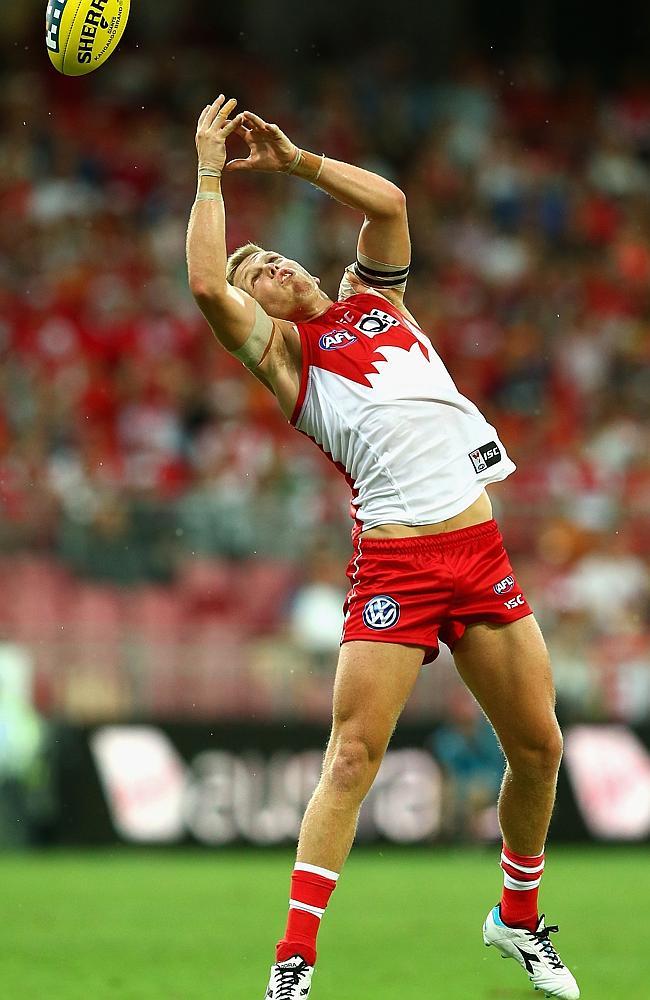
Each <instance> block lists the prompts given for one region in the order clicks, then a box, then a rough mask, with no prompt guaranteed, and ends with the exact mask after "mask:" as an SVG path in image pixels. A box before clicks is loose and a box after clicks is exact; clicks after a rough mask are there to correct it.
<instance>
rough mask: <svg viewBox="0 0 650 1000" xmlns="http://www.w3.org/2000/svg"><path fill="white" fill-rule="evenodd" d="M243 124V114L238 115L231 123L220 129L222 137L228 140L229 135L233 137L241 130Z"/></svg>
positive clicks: (227, 122)
mask: <svg viewBox="0 0 650 1000" xmlns="http://www.w3.org/2000/svg"><path fill="white" fill-rule="evenodd" d="M241 123H242V115H241V114H239V115H237V116H236V117H235V118H233V119H232V120H231V121H226V122H224V124H223V125H222V126H221V129H220V132H221V135H222V136H223V137H224V139H227V138H228V136H229V135H232V133H233V132H235V131H236V130H237V129H238V128H239V126H240V125H241Z"/></svg>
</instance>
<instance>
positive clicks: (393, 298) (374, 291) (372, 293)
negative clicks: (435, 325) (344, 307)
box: [339, 264, 418, 326]
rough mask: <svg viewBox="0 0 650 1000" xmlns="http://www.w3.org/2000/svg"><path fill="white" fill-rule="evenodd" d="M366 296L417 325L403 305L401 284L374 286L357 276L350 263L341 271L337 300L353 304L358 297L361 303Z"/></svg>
mask: <svg viewBox="0 0 650 1000" xmlns="http://www.w3.org/2000/svg"><path fill="white" fill-rule="evenodd" d="M368 297H372V298H373V299H374V300H375V301H376V302H377V307H379V304H380V303H383V304H387V305H389V306H392V308H393V311H394V312H396V313H398V314H399V315H400V316H403V317H405V318H406V319H408V320H409V321H410V322H411V323H413V324H415V325H416V326H418V323H417V322H416V320H415V317H414V316H413V315H412V314H411V313H410V312H409V310H408V309H407V308H406V306H405V305H404V287H403V286H402V287H400V288H383V289H379V288H374V287H373V286H372V285H369V284H367V283H366V282H365V281H363V280H362V279H361V278H360V277H359V275H358V273H357V270H356V267H355V264H350V265H349V267H346V269H345V271H344V273H343V278H342V280H341V285H340V287H339V302H349V303H350V304H351V305H353V304H354V303H355V301H356V300H357V299H358V300H359V301H360V304H361V301H362V300H363V299H364V298H365V299H366V301H369V299H368Z"/></svg>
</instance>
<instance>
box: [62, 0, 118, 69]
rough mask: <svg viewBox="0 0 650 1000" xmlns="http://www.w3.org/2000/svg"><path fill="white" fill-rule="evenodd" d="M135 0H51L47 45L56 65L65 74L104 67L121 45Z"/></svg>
mask: <svg viewBox="0 0 650 1000" xmlns="http://www.w3.org/2000/svg"><path fill="white" fill-rule="evenodd" d="M130 6H131V0H49V2H48V5H47V13H46V15H45V25H46V34H45V44H46V45H47V51H48V52H49V55H50V59H51V61H52V65H53V66H54V67H55V69H58V71H59V73H63V74H64V75H65V76H84V74H86V73H92V72H93V70H95V69H99V67H100V66H103V65H104V63H105V62H106V60H107V59H110V57H111V56H112V54H113V52H114V51H115V49H116V48H117V46H118V44H119V42H120V39H121V37H122V35H123V34H124V29H125V28H126V22H127V21H128V18H129V9H130Z"/></svg>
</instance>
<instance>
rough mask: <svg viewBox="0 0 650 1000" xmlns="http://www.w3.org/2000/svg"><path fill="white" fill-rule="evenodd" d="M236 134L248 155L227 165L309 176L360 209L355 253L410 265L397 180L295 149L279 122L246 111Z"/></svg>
mask: <svg viewBox="0 0 650 1000" xmlns="http://www.w3.org/2000/svg"><path fill="white" fill-rule="evenodd" d="M237 134H238V135H240V136H241V138H243V139H244V141H245V142H246V143H247V145H248V147H249V149H250V156H249V157H248V159H245V160H244V159H239V160H233V161H231V162H230V163H228V164H226V170H266V171H281V172H284V173H290V174H292V175H293V176H294V177H301V178H302V179H303V180H307V181H310V182H311V183H312V184H315V185H317V187H319V188H321V189H322V190H323V191H325V192H326V193H327V194H329V195H331V196H332V197H333V198H336V200H337V201H340V202H341V203H342V204H343V205H347V206H348V207H350V208H353V209H356V210H357V211H359V212H363V213H364V215H365V221H364V223H363V226H362V228H361V233H360V234H359V244H358V255H360V256H361V257H362V258H363V257H365V258H366V259H368V260H370V261H372V262H375V263H380V264H383V265H391V266H393V267H397V268H406V267H407V266H408V264H409V262H410V259H411V241H410V238H409V229H408V217H407V212H406V198H405V196H404V194H403V192H402V191H401V190H400V189H399V188H398V187H397V186H396V185H395V184H393V183H392V182H391V181H388V180H386V179H385V178H384V177H380V176H379V175H378V174H373V173H372V172H371V171H369V170H364V169H362V168H361V167H355V166H353V165H352V164H350V163H342V162H340V161H339V160H330V159H329V158H328V157H325V156H317V155H316V154H315V153H309V152H307V151H306V150H302V149H299V147H298V146H296V145H295V144H294V143H293V142H292V141H291V140H290V139H289V138H288V136H286V135H285V134H284V132H282V130H281V129H280V128H279V127H278V126H277V125H271V124H269V123H268V122H265V121H264V120H263V119H262V118H260V117H258V116H257V115H254V114H252V113H251V112H250V111H246V112H244V115H243V121H242V123H241V125H239V126H238V127H237ZM368 266H369V267H372V265H371V264H370V265H368ZM373 270H379V269H378V268H374V269H373ZM378 287H381V283H378Z"/></svg>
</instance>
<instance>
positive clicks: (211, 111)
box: [196, 94, 244, 170]
mask: <svg viewBox="0 0 650 1000" xmlns="http://www.w3.org/2000/svg"><path fill="white" fill-rule="evenodd" d="M224 102H225V103H224ZM236 105H237V101H236V100H235V98H234V97H231V98H230V100H229V101H226V98H225V97H224V95H223V94H219V96H218V97H217V99H216V101H215V102H214V104H208V105H207V106H206V107H205V108H204V109H203V111H202V112H201V116H200V118H199V123H198V126H197V130H196V150H197V153H198V154H199V166H200V167H208V168H210V169H212V170H223V165H224V163H225V162H226V139H227V138H228V136H230V135H232V133H233V132H234V131H235V130H236V129H238V128H240V127H241V124H242V122H243V119H244V115H243V113H242V114H238V115H237V116H236V117H235V118H232V119H230V117H229V116H230V114H231V112H232V111H234V109H235V107H236Z"/></svg>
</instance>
